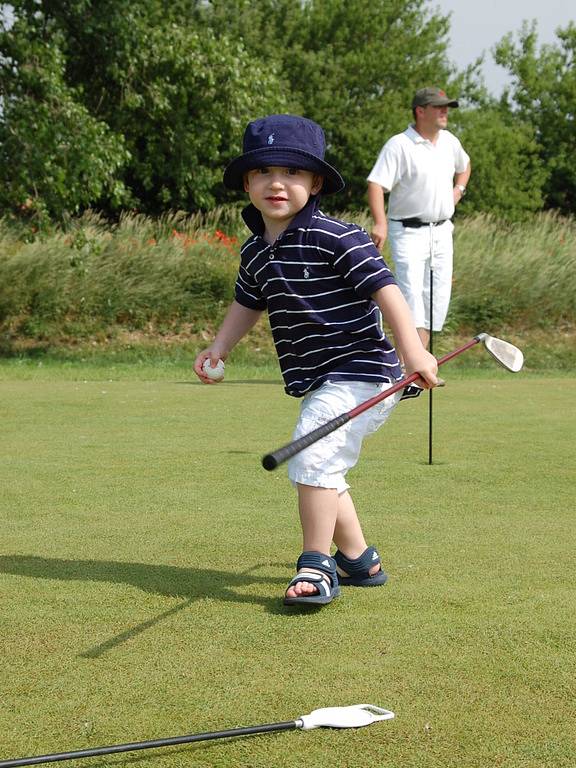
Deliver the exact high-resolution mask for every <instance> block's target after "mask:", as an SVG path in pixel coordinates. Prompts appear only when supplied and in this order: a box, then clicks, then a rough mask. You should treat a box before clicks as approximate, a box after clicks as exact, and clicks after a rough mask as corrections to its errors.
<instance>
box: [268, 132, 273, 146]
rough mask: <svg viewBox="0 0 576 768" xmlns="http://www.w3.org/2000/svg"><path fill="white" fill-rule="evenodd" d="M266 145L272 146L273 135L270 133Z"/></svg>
mask: <svg viewBox="0 0 576 768" xmlns="http://www.w3.org/2000/svg"><path fill="white" fill-rule="evenodd" d="M268 144H274V134H273V133H271V134H270V136H268Z"/></svg>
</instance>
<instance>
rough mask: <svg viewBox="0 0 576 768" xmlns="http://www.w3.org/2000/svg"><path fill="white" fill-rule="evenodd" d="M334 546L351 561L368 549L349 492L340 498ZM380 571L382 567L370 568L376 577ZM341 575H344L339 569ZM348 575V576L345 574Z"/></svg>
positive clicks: (345, 492)
mask: <svg viewBox="0 0 576 768" xmlns="http://www.w3.org/2000/svg"><path fill="white" fill-rule="evenodd" d="M334 544H336V546H337V547H338V549H339V550H340V552H342V554H343V555H345V556H346V557H347V558H349V559H350V560H355V559H356V558H357V557H360V555H361V554H362V553H363V552H364V550H365V549H366V548H367V546H368V545H367V544H366V539H365V538H364V534H363V532H362V526H361V525H360V521H359V520H358V514H357V512H356V507H355V506H354V502H353V501H352V497H351V496H350V494H349V493H348V491H344V493H341V494H340V495H339V496H338V514H337V516H336V526H335V528H334ZM379 570H380V565H374V566H372V568H370V571H369V572H370V573H371V574H372V575H374V574H375V573H378V571H379ZM338 572H339V573H343V574H344V572H343V571H340V569H338ZM344 575H347V574H344Z"/></svg>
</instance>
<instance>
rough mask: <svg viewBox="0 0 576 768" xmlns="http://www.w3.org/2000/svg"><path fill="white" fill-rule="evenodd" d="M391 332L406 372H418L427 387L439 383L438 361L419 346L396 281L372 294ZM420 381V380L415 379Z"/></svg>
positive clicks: (420, 344)
mask: <svg viewBox="0 0 576 768" xmlns="http://www.w3.org/2000/svg"><path fill="white" fill-rule="evenodd" d="M372 298H373V299H374V301H375V302H376V303H377V304H378V306H379V308H380V312H382V315H383V316H384V320H385V321H386V324H387V325H388V326H389V327H390V330H391V331H392V334H393V336H394V342H395V344H396V346H397V347H398V351H399V352H400V354H401V356H402V360H403V362H404V366H405V368H406V373H407V374H408V375H410V374H411V373H415V372H417V373H419V374H420V376H421V377H422V379H423V381H422V382H421V385H423V386H424V387H425V388H426V389H429V388H431V387H434V386H436V384H437V383H438V377H437V375H436V374H437V373H438V362H437V360H436V358H435V357H434V356H433V355H431V354H430V352H428V351H427V350H426V349H424V347H423V346H422V342H421V341H420V337H419V336H418V332H417V331H416V327H415V325H414V320H413V319H412V313H411V312H410V307H409V306H408V304H407V303H406V299H405V298H404V296H403V295H402V292H401V291H400V288H398V286H397V285H394V284H391V285H385V286H384V287H383V288H379V289H378V290H377V291H376V292H375V293H373V294H372ZM417 383H420V382H417Z"/></svg>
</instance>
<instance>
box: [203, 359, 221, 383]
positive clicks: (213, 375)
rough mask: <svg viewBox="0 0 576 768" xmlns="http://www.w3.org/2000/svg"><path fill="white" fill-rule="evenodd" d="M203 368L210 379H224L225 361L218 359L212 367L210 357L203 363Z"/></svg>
mask: <svg viewBox="0 0 576 768" xmlns="http://www.w3.org/2000/svg"><path fill="white" fill-rule="evenodd" d="M202 370H203V371H204V373H205V374H206V376H208V378H209V379H212V381H222V379H223V378H224V362H223V361H222V360H218V362H217V363H216V365H215V367H214V368H212V365H211V364H210V358H209V357H208V358H206V360H204V362H203V363H202Z"/></svg>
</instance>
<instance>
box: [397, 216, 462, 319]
mask: <svg viewBox="0 0 576 768" xmlns="http://www.w3.org/2000/svg"><path fill="white" fill-rule="evenodd" d="M453 231H454V225H453V224H452V222H451V221H446V222H444V224H440V225H439V226H437V227H429V226H424V227H419V228H417V229H416V228H414V227H405V226H404V225H403V224H402V223H401V222H400V221H389V222H388V242H389V243H390V253H391V254H392V258H393V260H394V264H395V267H396V269H395V277H396V281H397V282H398V286H399V287H400V290H401V291H402V293H403V294H404V298H405V299H406V301H407V302H408V306H409V307H410V309H411V311H412V316H413V318H414V324H415V325H416V327H417V328H427V329H429V328H430V265H431V264H432V274H433V285H432V310H433V313H434V317H433V323H432V327H433V330H434V331H441V330H442V327H443V325H444V321H445V320H446V315H447V314H448V305H449V303H450V292H451V290H452V258H453V242H452V232H453ZM431 255H432V262H431V261H430V257H431Z"/></svg>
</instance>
